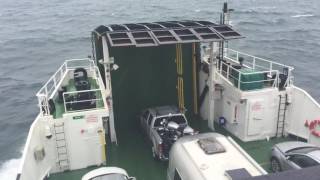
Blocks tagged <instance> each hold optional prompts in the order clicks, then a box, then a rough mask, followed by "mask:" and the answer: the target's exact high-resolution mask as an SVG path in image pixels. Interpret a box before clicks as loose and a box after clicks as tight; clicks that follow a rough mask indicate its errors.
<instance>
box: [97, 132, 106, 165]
mask: <svg viewBox="0 0 320 180" xmlns="http://www.w3.org/2000/svg"><path fill="white" fill-rule="evenodd" d="M98 133H99V137H100V145H101V151H102V152H101V158H102V161H104V162H105V163H106V159H107V158H106V153H107V152H106V138H105V134H104V131H103V130H99V131H98Z"/></svg>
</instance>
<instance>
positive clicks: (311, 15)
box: [291, 14, 314, 18]
mask: <svg viewBox="0 0 320 180" xmlns="http://www.w3.org/2000/svg"><path fill="white" fill-rule="evenodd" d="M313 16H314V14H297V15H294V16H291V17H292V18H300V17H313Z"/></svg>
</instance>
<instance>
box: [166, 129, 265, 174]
mask: <svg viewBox="0 0 320 180" xmlns="http://www.w3.org/2000/svg"><path fill="white" fill-rule="evenodd" d="M264 174H267V172H266V171H265V170H264V169H263V168H262V167H261V166H260V165H259V164H257V162H255V161H254V160H253V159H252V158H251V157H250V156H249V155H248V154H247V153H246V152H245V151H244V150H243V149H242V148H241V147H240V146H239V145H238V144H237V143H236V142H235V141H234V140H233V139H232V138H230V137H225V136H223V135H221V134H218V133H204V134H198V135H194V136H185V137H183V138H181V139H179V140H178V141H177V142H175V144H174V145H173V147H172V149H171V151H170V155H169V167H168V171H167V180H232V179H242V178H249V177H251V176H259V175H264Z"/></svg>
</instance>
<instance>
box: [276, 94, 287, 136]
mask: <svg viewBox="0 0 320 180" xmlns="http://www.w3.org/2000/svg"><path fill="white" fill-rule="evenodd" d="M287 100H288V95H287V94H280V95H279V108H278V121H277V130H276V137H283V136H284V128H285V127H284V126H285V119H286V111H287V105H288V102H287Z"/></svg>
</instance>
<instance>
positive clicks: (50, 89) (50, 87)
mask: <svg viewBox="0 0 320 180" xmlns="http://www.w3.org/2000/svg"><path fill="white" fill-rule="evenodd" d="M81 62H83V64H81ZM73 63H74V64H73ZM79 63H80V65H79ZM76 68H86V69H89V70H90V71H94V73H93V75H94V78H95V79H98V85H99V87H104V85H103V82H101V77H100V73H99V69H98V67H97V66H96V65H95V63H94V61H93V60H92V59H89V58H84V59H69V60H65V62H64V63H63V64H62V65H61V66H60V67H59V69H58V70H57V71H56V72H55V73H54V74H53V75H52V76H51V77H50V78H49V80H48V81H47V82H46V83H45V84H44V85H43V86H42V87H41V88H40V90H39V91H38V92H37V94H36V96H37V97H38V104H39V107H40V113H41V114H42V113H43V111H44V114H46V115H49V102H48V101H49V99H51V98H52V96H53V95H54V94H55V93H56V91H58V88H59V87H60V86H61V83H62V81H63V79H64V78H65V76H66V75H67V74H68V71H69V70H74V69H76ZM102 89H103V88H102Z"/></svg>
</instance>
